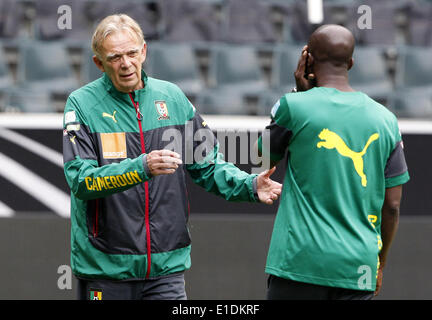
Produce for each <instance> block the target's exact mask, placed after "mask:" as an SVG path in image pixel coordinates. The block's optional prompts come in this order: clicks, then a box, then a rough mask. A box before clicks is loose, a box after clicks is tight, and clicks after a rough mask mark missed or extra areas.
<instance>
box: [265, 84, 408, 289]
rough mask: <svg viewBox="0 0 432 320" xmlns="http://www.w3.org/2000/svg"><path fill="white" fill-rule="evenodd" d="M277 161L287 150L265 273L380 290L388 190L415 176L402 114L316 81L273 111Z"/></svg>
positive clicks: (273, 156) (269, 150) (361, 95)
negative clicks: (405, 148) (405, 149)
mask: <svg viewBox="0 0 432 320" xmlns="http://www.w3.org/2000/svg"><path fill="white" fill-rule="evenodd" d="M263 134H270V146H269V147H267V146H265V145H264V146H263V145H262V141H263V139H261V138H260V140H259V143H258V145H259V148H260V150H261V151H262V152H263V153H264V154H267V155H269V156H270V158H271V159H272V160H276V161H277V160H280V159H282V158H283V157H284V155H285V152H286V150H287V149H288V160H287V168H286V175H285V180H284V184H283V191H282V196H281V199H280V206H279V209H278V213H277V216H276V219H275V223H274V230H273V234H272V238H271V243H270V248H269V252H268V258H267V265H266V272H267V273H269V274H273V275H275V276H278V277H282V278H288V279H291V280H294V281H300V282H306V283H312V284H317V285H324V286H331V287H340V288H348V289H355V290H368V291H374V290H375V285H376V273H377V268H378V266H379V259H378V254H379V251H380V249H381V247H382V242H381V237H380V229H381V227H380V224H381V208H382V206H383V202H384V196H385V189H386V188H389V187H394V186H397V185H400V184H403V183H406V182H407V181H408V180H409V175H408V171H407V166H406V163H405V158H404V153H403V144H402V141H401V135H400V132H399V128H398V122H397V119H396V117H395V116H394V115H393V114H392V113H391V112H390V111H388V110H387V109H386V108H385V107H384V106H382V105H381V104H379V103H377V102H375V101H374V100H372V99H371V98H369V97H368V96H367V95H365V94H364V93H361V92H341V91H338V90H337V89H333V88H325V87H317V88H313V89H311V90H308V91H306V92H299V93H290V94H286V95H285V96H283V97H282V98H281V99H280V100H279V101H278V102H277V103H276V105H275V106H274V107H273V109H272V122H271V124H270V125H269V126H268V127H267V130H266V131H265V132H264V133H263Z"/></svg>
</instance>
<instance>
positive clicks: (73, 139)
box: [69, 136, 76, 144]
mask: <svg viewBox="0 0 432 320" xmlns="http://www.w3.org/2000/svg"><path fill="white" fill-rule="evenodd" d="M75 138H76V136H73V137H72V138H69V140H70V142H72V143H73V144H76V142H75Z"/></svg>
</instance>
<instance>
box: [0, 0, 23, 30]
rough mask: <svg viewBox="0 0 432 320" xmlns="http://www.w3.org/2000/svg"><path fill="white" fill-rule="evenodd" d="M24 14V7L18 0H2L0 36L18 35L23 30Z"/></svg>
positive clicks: (0, 7) (0, 6) (0, 4)
mask: <svg viewBox="0 0 432 320" xmlns="http://www.w3.org/2000/svg"><path fill="white" fill-rule="evenodd" d="M23 15H24V13H23V8H22V7H21V6H20V4H19V3H18V1H16V0H2V1H0V38H14V37H17V36H18V35H19V32H20V30H21V23H22V21H23V18H24V17H23Z"/></svg>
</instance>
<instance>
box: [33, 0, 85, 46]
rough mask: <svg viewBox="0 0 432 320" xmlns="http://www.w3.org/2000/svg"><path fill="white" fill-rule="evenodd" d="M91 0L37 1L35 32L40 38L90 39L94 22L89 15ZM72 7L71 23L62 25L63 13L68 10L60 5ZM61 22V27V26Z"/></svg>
mask: <svg viewBox="0 0 432 320" xmlns="http://www.w3.org/2000/svg"><path fill="white" fill-rule="evenodd" d="M92 3H93V2H92V1H90V0H64V1H61V2H59V1H57V0H43V1H35V3H34V5H35V18H34V32H35V38H36V39H39V40H64V41H69V42H70V43H77V44H78V43H80V42H82V41H90V37H91V28H92V24H91V22H90V17H89V15H88V13H89V9H90V6H91V4H92ZM60 5H65V6H68V7H69V8H70V12H69V13H70V14H71V18H72V19H71V25H70V26H69V25H67V24H65V25H62V21H63V22H64V21H65V20H63V18H62V17H61V16H62V15H63V14H66V12H67V11H62V10H60V14H59V6H60ZM59 23H60V25H61V27H60V28H59Z"/></svg>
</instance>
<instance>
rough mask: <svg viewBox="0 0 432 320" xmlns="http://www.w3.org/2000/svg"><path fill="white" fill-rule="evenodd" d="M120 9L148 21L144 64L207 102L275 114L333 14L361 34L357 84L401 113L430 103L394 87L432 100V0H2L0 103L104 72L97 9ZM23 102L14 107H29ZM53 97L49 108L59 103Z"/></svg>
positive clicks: (211, 108) (53, 93) (206, 106)
mask: <svg viewBox="0 0 432 320" xmlns="http://www.w3.org/2000/svg"><path fill="white" fill-rule="evenodd" d="M61 4H63V5H68V6H69V7H70V8H71V10H72V12H71V13H72V29H61V28H59V25H58V22H59V17H61V16H62V12H61V11H59V10H58V9H59V5H61ZM360 5H368V6H370V7H371V9H372V30H368V29H366V30H361V29H359V28H358V19H359V17H360V16H361V12H358V8H359V6H360ZM119 12H123V13H126V14H129V15H131V16H132V17H133V18H135V19H136V20H137V21H138V23H139V24H140V25H141V27H142V29H143V31H144V34H145V37H146V41H147V44H148V48H149V50H148V56H147V59H146V62H145V64H144V70H146V72H147V73H148V74H149V75H150V76H154V77H156V78H161V79H165V80H168V81H171V82H174V83H176V84H177V85H179V86H180V88H182V89H183V90H184V92H185V93H186V95H187V96H188V97H189V98H190V99H191V101H192V102H193V103H194V104H195V105H196V107H197V108H198V109H202V110H201V111H202V112H203V110H205V112H208V113H218V114H224V113H226V114H260V115H267V114H269V111H270V108H271V107H272V106H273V104H274V102H275V101H276V100H277V99H279V98H280V96H281V95H282V94H283V93H286V92H289V91H290V90H291V88H292V87H293V86H294V85H295V84H294V78H293V71H294V69H295V67H296V65H297V61H298V56H299V50H300V47H301V46H303V45H304V44H306V42H307V40H308V37H309V36H310V34H311V33H312V32H313V31H314V30H315V28H317V27H318V26H319V25H320V24H327V23H335V24H341V25H344V26H346V27H347V28H349V29H350V30H351V31H352V32H353V33H354V36H355V37H356V40H357V47H356V50H355V56H354V59H355V64H354V67H353V69H352V70H351V71H350V73H349V75H350V81H351V83H352V86H353V87H354V88H355V89H356V90H359V91H363V92H365V93H367V94H368V95H370V96H371V97H373V98H375V99H377V100H379V101H380V102H383V103H385V102H386V100H388V104H386V105H388V107H389V108H393V107H392V106H402V105H404V107H395V108H394V110H395V112H396V114H397V115H399V114H398V112H400V113H401V114H404V115H405V116H411V117H421V113H422V112H424V113H425V116H427V112H428V111H427V110H428V108H427V107H425V108H421V107H419V106H413V107H412V108H413V112H411V113H410V112H406V111H404V110H405V109H406V108H410V105H409V104H408V103H409V100H407V101H405V102H406V103H405V104H403V101H402V100H404V99H402V98H401V97H399V96H398V95H397V94H396V95H395V94H393V93H394V92H397V91H403V92H411V91H412V92H415V95H417V96H419V97H420V96H421V97H423V96H425V97H426V98H424V99H423V98H422V99H423V100H424V101H427V94H428V92H429V90H430V88H431V87H432V80H431V76H430V75H431V74H432V63H430V62H429V59H428V58H427V57H430V56H431V51H430V50H431V45H432V33H431V32H430V30H431V29H432V19H431V16H432V1H430V0H380V1H373V0H323V13H324V17H323V18H324V19H323V21H322V23H320V24H310V23H309V22H308V10H307V4H306V1H305V0H176V1H171V0H125V1H118V0H64V1H60V2H59V1H58V0H2V1H0V47H2V46H3V47H5V48H6V54H7V56H6V57H7V59H5V58H6V57H5V54H4V52H1V51H0V103H1V105H0V110H13V108H9V109H8V108H4V105H5V103H4V101H6V100H7V101H9V102H11V103H13V104H16V105H18V104H19V103H18V102H19V101H24V102H25V100H26V98H27V97H25V96H23V95H22V92H23V90H22V89H23V88H25V90H28V91H29V93H28V95H27V96H28V97H29V99H31V96H32V95H33V96H34V97H35V98H34V100H35V101H44V100H45V99H46V97H43V95H44V94H45V93H44V92H47V93H46V94H47V95H48V97H49V98H47V99H49V100H50V102H52V100H53V99H54V98H55V99H59V97H60V99H64V98H65V97H66V95H67V94H68V92H70V91H71V90H73V89H75V88H77V87H78V86H79V85H83V84H85V83H88V82H89V81H92V80H94V79H96V78H98V77H100V75H101V74H102V73H101V72H100V71H99V69H97V68H96V66H95V65H94V63H93V61H92V59H91V57H92V53H91V51H90V38H91V35H92V32H93V29H94V27H95V25H96V24H97V23H98V21H100V19H102V18H103V17H105V16H106V15H108V14H113V13H119ZM260 50H261V51H265V52H266V54H264V55H262V54H261V53H262V52H259V51H260ZM389 52H390V53H391V52H395V53H397V54H395V55H391V54H388V53H389ZM47 57H48V58H47ZM54 57H55V58H54ZM34 90H37V92H40V96H39V97H37V94H36V95H35V92H33V91H34ZM420 92H422V93H420ZM411 94H412V95H414V93H410V95H411ZM9 96H10V97H9ZM53 97H54V98H53ZM62 97H63V98H62ZM5 99H6V100H5ZM194 100H195V101H194ZM423 100H422V101H423ZM401 101H402V102H401ZM24 102H21V103H20V105H21V106H22V107H19V108H18V107H17V108H18V109H19V110H23V111H27V110H31V108H28V107H25V103H24ZM58 102H61V101H58ZM50 104H51V106H47V107H46V109H45V110H53V107H52V105H53V104H52V103H50ZM60 104H61V103H60ZM63 104H64V102H63ZM200 104H202V106H200ZM411 104H412V101H411ZM35 106H36V104H35ZM37 109H38V110H44V107H43V106H41V107H38V108H37ZM54 109H55V108H54ZM57 110H59V111H61V110H60V109H59V108H58V106H57Z"/></svg>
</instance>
